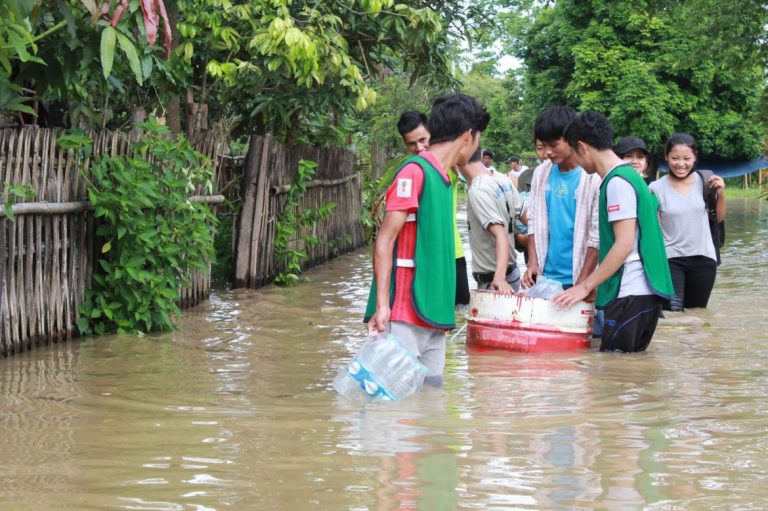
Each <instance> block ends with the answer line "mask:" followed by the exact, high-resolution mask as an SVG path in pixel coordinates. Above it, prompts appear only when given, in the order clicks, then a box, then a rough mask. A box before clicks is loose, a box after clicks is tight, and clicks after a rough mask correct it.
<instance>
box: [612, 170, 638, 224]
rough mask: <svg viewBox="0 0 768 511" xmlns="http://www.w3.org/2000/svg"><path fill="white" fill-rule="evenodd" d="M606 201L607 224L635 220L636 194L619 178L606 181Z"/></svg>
mask: <svg viewBox="0 0 768 511" xmlns="http://www.w3.org/2000/svg"><path fill="white" fill-rule="evenodd" d="M606 199H607V205H608V221H609V222H616V221H617V220H625V219H627V218H637V194H636V193H635V189H634V188H633V187H632V185H631V184H629V182H627V181H625V180H624V179H622V178H620V177H614V178H613V179H611V180H610V181H608V187H607V188H606Z"/></svg>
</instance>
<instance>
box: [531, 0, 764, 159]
mask: <svg viewBox="0 0 768 511" xmlns="http://www.w3.org/2000/svg"><path fill="white" fill-rule="evenodd" d="M533 12H534V17H533V22H531V23H528V24H527V28H526V29H524V30H523V31H522V32H519V34H520V35H519V36H518V42H517V46H516V47H517V51H518V55H519V56H520V57H521V58H523V59H524V60H525V64H526V103H527V105H529V107H530V111H529V114H528V115H529V118H530V121H531V124H532V121H533V117H534V116H535V115H536V113H537V112H538V111H540V110H541V108H543V107H545V106H548V105H551V104H570V105H572V106H574V107H576V108H580V109H587V108H592V109H596V110H599V111H602V112H604V113H606V114H607V115H608V117H609V118H610V119H611V121H612V123H613V125H614V129H615V131H616V133H617V135H619V136H623V135H630V134H632V135H636V136H640V137H643V138H644V139H645V140H646V142H647V143H648V144H649V146H650V147H651V149H652V150H653V151H654V152H656V153H660V152H661V148H662V146H663V144H664V142H665V141H666V138H667V137H668V136H669V135H670V134H672V133H674V132H676V131H685V132H689V133H691V134H693V135H694V136H695V137H696V138H697V140H698V141H699V142H700V146H701V150H702V153H703V154H705V155H715V154H716V155H719V156H723V157H730V158H751V157H753V156H754V155H755V154H757V153H758V152H759V150H760V144H761V142H762V139H763V137H764V135H765V119H766V118H768V116H763V119H761V118H760V115H761V113H760V112H761V104H762V105H765V104H768V103H766V102H763V103H761V101H762V99H763V98H764V97H765V90H766V89H765V80H764V70H765V67H766V66H765V64H766V58H765V51H766V47H765V35H766V28H765V27H766V26H767V23H768V11H766V9H765V5H764V2H761V1H757V0H749V1H741V0H739V1H736V0H729V1H719V0H718V1H715V0H690V1H688V2H676V1H672V0H631V1H624V2H617V1H614V0H594V1H591V2H580V1H576V0H560V1H558V2H556V3H554V5H553V4H550V3H547V4H546V5H540V6H539V7H538V8H534V9H533ZM714 12H717V16H713V15H709V14H703V13H714ZM518 19H519V18H518Z"/></svg>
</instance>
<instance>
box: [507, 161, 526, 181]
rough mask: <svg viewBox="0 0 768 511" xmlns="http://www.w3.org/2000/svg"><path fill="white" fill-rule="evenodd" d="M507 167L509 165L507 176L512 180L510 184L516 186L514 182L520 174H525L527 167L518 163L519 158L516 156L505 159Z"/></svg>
mask: <svg viewBox="0 0 768 511" xmlns="http://www.w3.org/2000/svg"><path fill="white" fill-rule="evenodd" d="M507 165H509V172H508V173H507V175H508V176H509V177H510V179H512V182H513V183H515V185H517V183H516V181H517V179H518V178H519V177H520V174H522V173H523V172H525V171H526V170H527V169H528V167H526V166H525V165H522V164H521V163H520V158H519V157H517V156H510V157H509V158H507Z"/></svg>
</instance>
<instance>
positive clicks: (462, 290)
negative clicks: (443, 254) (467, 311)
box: [456, 257, 469, 305]
mask: <svg viewBox="0 0 768 511" xmlns="http://www.w3.org/2000/svg"><path fill="white" fill-rule="evenodd" d="M468 304H469V280H467V260H466V259H465V258H463V257H457V258H456V305H468Z"/></svg>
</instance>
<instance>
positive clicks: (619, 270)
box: [554, 110, 675, 352]
mask: <svg viewBox="0 0 768 511" xmlns="http://www.w3.org/2000/svg"><path fill="white" fill-rule="evenodd" d="M565 139H566V140H567V141H568V144H569V145H570V146H571V147H572V148H573V150H574V152H575V154H576V160H577V161H578V163H579V165H581V167H582V168H583V169H584V170H585V171H587V172H589V173H590V174H592V173H595V172H597V173H598V174H599V175H600V177H601V178H602V179H603V182H602V184H601V185H600V213H599V214H600V256H599V261H600V265H599V266H598V267H597V269H596V270H595V271H594V272H592V273H591V274H590V275H589V276H588V277H587V278H586V279H584V280H583V281H582V282H581V283H579V284H578V285H576V286H574V287H572V288H571V289H569V290H567V291H565V292H563V293H561V294H559V295H558V296H556V297H555V298H554V302H555V304H557V305H560V306H563V307H570V306H571V305H573V304H575V303H576V302H578V301H579V300H583V299H584V298H586V297H587V296H588V295H589V294H590V293H591V292H592V291H593V290H594V289H595V288H597V300H596V303H595V305H596V307H597V308H598V309H604V310H605V326H604V327H603V334H602V343H601V345H600V351H621V352H634V351H643V350H645V349H646V348H647V347H648V344H649V343H650V342H651V338H652V337H653V333H654V332H655V331H656V325H657V323H658V320H659V317H660V316H661V308H662V302H663V300H668V299H669V298H671V297H672V296H673V295H674V293H675V290H674V287H673V286H672V278H671V277H670V273H669V262H668V261H667V254H666V251H665V248H664V236H663V234H662V232H661V226H660V225H659V218H658V207H659V203H658V200H656V198H655V197H654V196H653V195H652V194H651V193H650V191H649V190H648V187H647V186H646V184H645V182H644V181H643V178H642V177H640V175H639V174H638V173H637V171H635V170H634V169H633V168H632V167H631V166H630V165H629V164H628V163H626V162H624V161H623V160H622V159H620V158H619V157H618V156H617V155H616V154H615V153H614V152H613V150H612V144H613V130H612V129H611V124H610V122H609V121H608V119H607V118H606V117H605V116H604V115H603V114H601V113H599V112H595V111H594V110H588V111H586V112H582V113H581V114H579V115H577V116H576V118H575V119H573V121H572V122H571V124H570V125H569V126H568V129H567V130H566V131H565Z"/></svg>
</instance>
